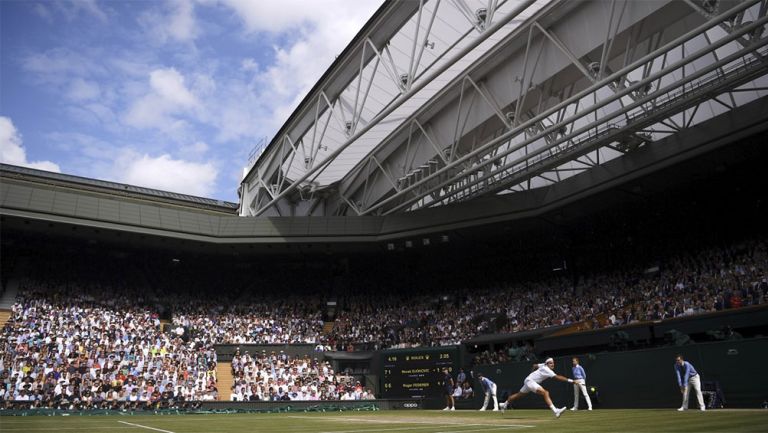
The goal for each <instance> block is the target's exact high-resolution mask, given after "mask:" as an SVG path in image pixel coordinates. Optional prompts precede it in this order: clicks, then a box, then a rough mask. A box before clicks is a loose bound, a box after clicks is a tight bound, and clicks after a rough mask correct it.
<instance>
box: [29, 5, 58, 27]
mask: <svg viewBox="0 0 768 433" xmlns="http://www.w3.org/2000/svg"><path fill="white" fill-rule="evenodd" d="M32 10H34V11H35V13H36V14H37V15H38V16H39V17H40V18H42V19H43V20H45V22H47V23H49V24H50V23H52V22H53V16H52V15H51V11H49V10H48V8H47V7H45V5H43V4H42V3H38V4H36V5H35V7H34V8H33V9H32Z"/></svg>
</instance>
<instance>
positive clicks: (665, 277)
mask: <svg viewBox="0 0 768 433" xmlns="http://www.w3.org/2000/svg"><path fill="white" fill-rule="evenodd" d="M767 245H768V244H766V242H765V241H764V240H759V241H750V242H746V243H742V244H738V245H733V246H729V247H726V248H710V249H706V250H703V251H700V252H697V253H694V254H685V255H678V256H675V257H671V258H669V259H668V260H667V261H665V262H664V263H660V264H655V265H652V266H643V265H636V267H635V268H628V269H626V270H622V271H621V272H615V273H605V274H598V275H594V276H586V277H582V278H578V279H576V281H574V279H572V278H565V277H556V278H550V279H546V280H539V281H529V282H523V283H511V284H507V285H505V286H501V287H500V286H495V287H487V288H478V287H477V286H475V287H472V289H471V290H467V289H466V288H464V289H455V290H444V291H442V293H441V294H440V296H435V295H432V296H422V297H413V296H411V297H407V296H403V297H402V298H398V297H395V298H392V297H389V298H385V297H384V295H381V297H379V298H374V297H372V295H370V294H365V295H358V296H355V295H352V296H351V298H352V299H351V300H350V301H348V304H347V305H348V306H349V307H348V309H347V310H345V311H343V312H342V313H341V314H340V316H339V318H338V319H337V320H336V326H335V328H334V334H333V335H332V338H334V339H335V340H336V341H347V342H349V343H346V344H341V345H340V347H342V348H343V347H349V345H352V346H354V345H355V344H356V343H361V342H376V343H377V346H375V348H380V347H416V346H440V345H451V344H457V343H458V342H460V341H464V340H467V339H469V338H471V337H473V336H476V335H478V334H482V333H486V332H498V333H514V332H520V331H526V330H534V329H541V328H546V327H551V326H561V325H570V324H576V323H585V325H586V326H587V327H589V328H601V327H610V326H620V325H627V324H631V323H637V322H641V321H650V320H664V319H669V318H674V317H681V316H686V315H691V314H699V313H704V312H712V311H720V310H724V309H729V308H739V307H745V306H750V305H757V304H763V303H766V302H768V248H767ZM337 346H338V345H337Z"/></svg>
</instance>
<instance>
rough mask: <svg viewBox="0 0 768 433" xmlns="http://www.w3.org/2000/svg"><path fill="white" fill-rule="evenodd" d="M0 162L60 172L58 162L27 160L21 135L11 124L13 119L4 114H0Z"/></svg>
mask: <svg viewBox="0 0 768 433" xmlns="http://www.w3.org/2000/svg"><path fill="white" fill-rule="evenodd" d="M0 162H3V163H5V164H12V165H20V166H23V167H30V168H36V169H38V170H45V171H53V172H56V173H60V172H61V169H60V168H59V166H58V164H55V163H53V162H51V161H34V162H30V161H27V151H26V150H25V149H24V146H23V145H22V141H21V135H20V134H19V132H18V131H17V130H16V127H15V126H14V125H13V121H12V120H11V119H10V118H8V117H5V116H0Z"/></svg>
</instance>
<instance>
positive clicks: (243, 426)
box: [0, 409, 768, 433]
mask: <svg viewBox="0 0 768 433" xmlns="http://www.w3.org/2000/svg"><path fill="white" fill-rule="evenodd" d="M0 431H2V432H3V433H5V432H8V433H11V432H25V433H34V432H57V431H60V432H61V433H69V432H86V433H90V432H109V433H120V432H130V433H142V432H145V433H149V432H166V433H193V432H195V433H204V432H236V433H245V432H259V433H274V432H297V433H310V432H311V433H314V432H325V433H355V432H384V433H386V432H393V433H401V432H414V433H469V432H493V433H497V432H499V433H500V432H515V431H530V432H562V433H566V432H567V433H577V432H590V433H591V432H611V433H614V432H618V433H634V432H739V433H742V432H766V431H768V410H728V409H724V410H713V411H707V412H699V411H687V412H683V413H678V412H676V411H675V410H674V409H664V410H650V409H648V410H595V411H592V412H587V411H578V412H571V411H566V412H565V413H564V414H563V416H562V417H561V418H560V419H555V417H554V416H553V415H552V412H550V411H548V410H547V411H545V410H512V411H507V412H505V413H504V414H503V415H502V414H501V413H498V412H477V411H456V412H442V411H425V410H418V411H417V410H414V411H382V412H335V413H303V412H294V413H280V414H257V415H165V416H160V415H149V416H139V415H137V416H129V415H128V416H69V417H61V416H54V417H46V416H30V417H0Z"/></svg>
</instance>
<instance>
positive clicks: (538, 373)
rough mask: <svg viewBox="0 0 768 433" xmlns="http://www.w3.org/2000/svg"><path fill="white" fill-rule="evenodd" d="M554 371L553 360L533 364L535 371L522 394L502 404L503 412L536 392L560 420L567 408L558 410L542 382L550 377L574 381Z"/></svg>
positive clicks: (530, 375) (529, 376)
mask: <svg viewBox="0 0 768 433" xmlns="http://www.w3.org/2000/svg"><path fill="white" fill-rule="evenodd" d="M554 369H555V360H554V359H552V358H547V360H546V361H544V363H543V364H533V371H532V372H531V374H529V375H528V377H526V378H525V381H524V382H523V387H522V388H520V392H518V393H515V394H512V395H510V396H509V398H508V399H507V401H505V402H504V403H502V404H500V405H499V407H500V408H501V410H504V409H506V408H507V407H508V405H509V404H510V403H512V402H513V401H515V400H517V399H518V398H520V397H524V396H526V395H528V393H531V392H535V393H536V394H539V395H540V396H542V397H543V398H544V401H545V402H546V403H547V406H549V408H550V409H552V412H554V414H555V417H556V418H560V415H561V414H562V413H563V412H564V411H565V406H564V407H561V408H560V409H558V408H556V407H555V405H554V404H553V403H552V399H551V398H550V397H549V391H547V390H546V389H544V387H542V386H541V382H544V381H545V380H547V379H549V378H550V377H554V378H555V379H557V380H559V381H562V382H568V383H573V379H568V378H567V377H565V376H560V375H559V374H556V373H555V370H554Z"/></svg>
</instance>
